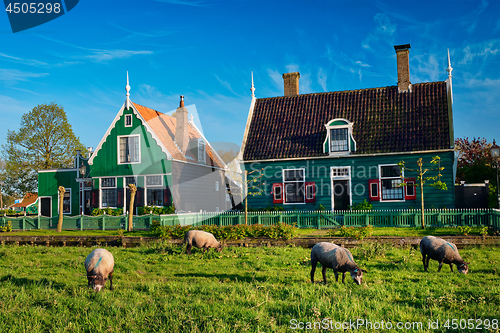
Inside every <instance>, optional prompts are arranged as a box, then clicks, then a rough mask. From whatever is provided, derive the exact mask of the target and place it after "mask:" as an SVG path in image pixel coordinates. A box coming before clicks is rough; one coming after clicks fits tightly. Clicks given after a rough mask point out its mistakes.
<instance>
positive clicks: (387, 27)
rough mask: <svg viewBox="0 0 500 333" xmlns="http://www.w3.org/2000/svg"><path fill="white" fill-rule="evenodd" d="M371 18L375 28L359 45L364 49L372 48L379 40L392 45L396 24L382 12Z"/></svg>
mask: <svg viewBox="0 0 500 333" xmlns="http://www.w3.org/2000/svg"><path fill="white" fill-rule="evenodd" d="M373 20H374V21H375V30H374V31H373V32H371V33H370V34H369V35H368V36H367V37H366V38H365V40H363V42H362V43H361V46H362V47H363V48H365V49H373V48H374V45H377V44H380V43H381V42H383V43H386V44H389V45H394V34H395V32H396V27H397V25H396V24H395V23H392V22H391V20H390V19H389V16H388V15H387V14H384V13H377V14H376V15H375V16H374V18H373ZM384 47H385V46H384Z"/></svg>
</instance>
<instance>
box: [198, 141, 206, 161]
mask: <svg viewBox="0 0 500 333" xmlns="http://www.w3.org/2000/svg"><path fill="white" fill-rule="evenodd" d="M205 156H206V152H205V141H203V140H201V139H199V140H198V162H199V163H206V158H205Z"/></svg>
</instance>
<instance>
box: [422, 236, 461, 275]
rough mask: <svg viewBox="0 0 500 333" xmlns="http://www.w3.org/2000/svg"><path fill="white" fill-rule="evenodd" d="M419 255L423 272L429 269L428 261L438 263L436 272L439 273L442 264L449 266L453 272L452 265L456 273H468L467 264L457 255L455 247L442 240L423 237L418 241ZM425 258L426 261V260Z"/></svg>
mask: <svg viewBox="0 0 500 333" xmlns="http://www.w3.org/2000/svg"><path fill="white" fill-rule="evenodd" d="M420 253H422V262H423V264H424V271H425V272H427V268H429V260H430V259H433V260H437V261H439V268H438V272H439V271H441V267H442V266H443V262H444V263H445V264H449V265H450V268H451V271H452V272H453V264H455V265H457V268H458V271H459V272H460V273H463V274H467V272H468V271H469V266H468V265H469V263H468V262H464V260H463V259H462V257H460V254H458V250H457V246H456V245H455V244H453V243H451V242H447V241H445V240H444V239H442V238H438V237H434V236H425V237H424V238H422V240H421V241H420ZM426 257H427V260H426Z"/></svg>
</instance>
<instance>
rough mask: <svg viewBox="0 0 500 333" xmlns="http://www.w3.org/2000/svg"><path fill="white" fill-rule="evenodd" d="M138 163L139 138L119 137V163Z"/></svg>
mask: <svg viewBox="0 0 500 333" xmlns="http://www.w3.org/2000/svg"><path fill="white" fill-rule="evenodd" d="M134 162H139V137H138V136H126V137H120V163H134Z"/></svg>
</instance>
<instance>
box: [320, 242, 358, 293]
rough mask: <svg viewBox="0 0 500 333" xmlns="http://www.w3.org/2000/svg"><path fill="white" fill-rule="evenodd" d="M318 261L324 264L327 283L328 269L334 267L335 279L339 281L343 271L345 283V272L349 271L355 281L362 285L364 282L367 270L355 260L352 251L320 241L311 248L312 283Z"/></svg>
mask: <svg viewBox="0 0 500 333" xmlns="http://www.w3.org/2000/svg"><path fill="white" fill-rule="evenodd" d="M318 261H319V262H320V263H321V265H322V266H323V281H324V283H325V284H326V269H327V268H332V269H333V272H334V273H335V281H337V282H338V281H339V273H338V272H341V273H342V283H344V284H345V273H346V272H349V273H350V274H351V277H352V278H353V280H354V282H355V283H357V284H358V285H360V284H361V283H362V282H363V272H365V273H366V271H365V270H363V269H361V268H359V267H358V265H357V264H356V263H355V262H354V260H353V257H352V254H351V252H350V251H349V250H348V249H346V248H344V247H340V246H338V245H335V244H332V243H326V242H322V243H318V244H316V245H314V247H313V248H312V250H311V265H312V268H311V283H314V271H315V270H316V265H317V264H318Z"/></svg>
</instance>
